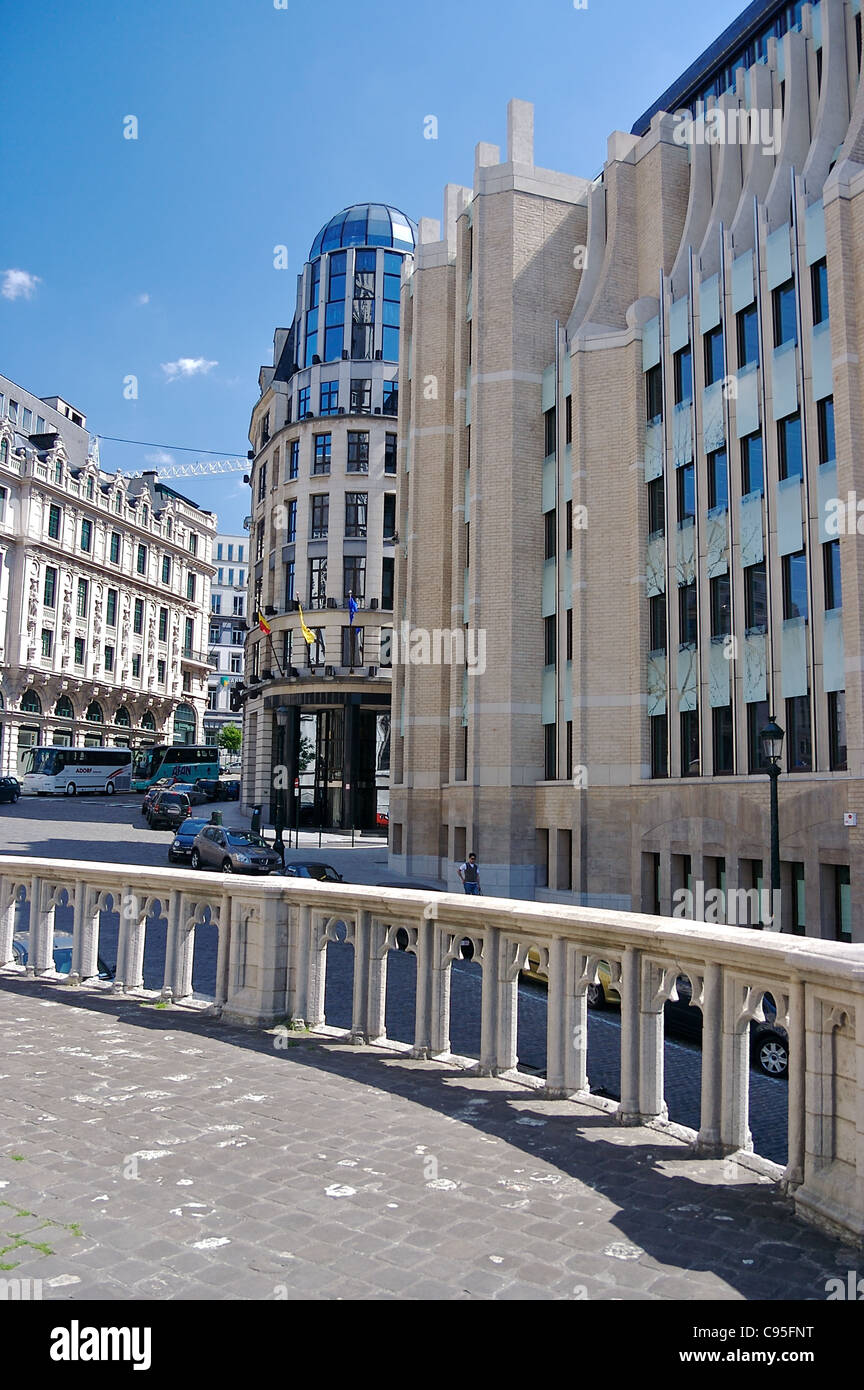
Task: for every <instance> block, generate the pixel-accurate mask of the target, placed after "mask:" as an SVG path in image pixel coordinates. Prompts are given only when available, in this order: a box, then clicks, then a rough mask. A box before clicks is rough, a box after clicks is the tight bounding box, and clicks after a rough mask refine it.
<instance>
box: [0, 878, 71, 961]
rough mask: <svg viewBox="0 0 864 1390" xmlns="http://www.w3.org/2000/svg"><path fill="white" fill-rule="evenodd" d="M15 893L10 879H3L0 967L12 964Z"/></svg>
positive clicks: (0, 912) (15, 907) (0, 919)
mask: <svg viewBox="0 0 864 1390" xmlns="http://www.w3.org/2000/svg"><path fill="white" fill-rule="evenodd" d="M16 892H17V886H16V884H15V883H14V882H13V881H12V880H11V879H8V878H4V879H3V882H2V886H0V965H10V964H11V963H12V941H13V938H14V936H15V917H16V914H17V911H18V908H17V903H16ZM73 969H74V964H73Z"/></svg>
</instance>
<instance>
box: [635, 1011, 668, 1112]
mask: <svg viewBox="0 0 864 1390" xmlns="http://www.w3.org/2000/svg"><path fill="white" fill-rule="evenodd" d="M663 1036H664V1035H663V1005H662V1004H661V1005H660V1007H659V1008H657V1007H656V1005H653V1004H652V1005H651V1006H650V1007H648V1008H643V1009H640V1033H639V1109H640V1112H641V1114H642V1118H643V1120H647V1119H651V1120H653V1119H657V1118H660V1119H664V1120H665V1119H666V1118H667V1116H668V1113H669V1112H668V1110H667V1108H666V1102H665V1100H664V1099H663Z"/></svg>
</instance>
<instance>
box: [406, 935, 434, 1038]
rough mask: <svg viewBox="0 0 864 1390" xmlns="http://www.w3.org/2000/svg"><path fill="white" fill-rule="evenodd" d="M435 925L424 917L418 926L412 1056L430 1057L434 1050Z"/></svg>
mask: <svg viewBox="0 0 864 1390" xmlns="http://www.w3.org/2000/svg"><path fill="white" fill-rule="evenodd" d="M435 930H436V929H435V927H434V926H433V925H432V923H431V922H430V921H429V920H428V918H426V917H424V918H423V921H422V922H421V923H420V925H419V927H418V928H417V950H416V953H415V955H416V961H417V989H416V994H415V1000H414V1047H413V1048H412V1051H411V1055H412V1057H428V1056H429V1054H430V1052H431V1050H432V995H433V984H432V979H433V974H434V951H435Z"/></svg>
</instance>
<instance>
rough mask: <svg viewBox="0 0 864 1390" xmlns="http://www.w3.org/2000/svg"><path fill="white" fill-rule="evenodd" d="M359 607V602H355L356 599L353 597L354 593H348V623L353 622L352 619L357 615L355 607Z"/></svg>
mask: <svg viewBox="0 0 864 1390" xmlns="http://www.w3.org/2000/svg"><path fill="white" fill-rule="evenodd" d="M359 607H360V605H359V603H358V602H357V600H356V598H355V597H354V595H353V594H349V595H348V613H349V615H350V616H349V619H348V621H349V622H350V623H353V622H354V619H355V617H356V616H357V609H358V608H359Z"/></svg>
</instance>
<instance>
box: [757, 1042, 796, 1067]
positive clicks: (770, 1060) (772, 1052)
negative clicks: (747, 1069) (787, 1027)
mask: <svg viewBox="0 0 864 1390" xmlns="http://www.w3.org/2000/svg"><path fill="white" fill-rule="evenodd" d="M756 1061H757V1062H758V1063H759V1070H760V1071H762V1072H764V1073H765V1075H766V1076H786V1075H787V1073H788V1071H789V1047H788V1045H787V1043H786V1041H785V1039H783V1038H781V1037H780V1036H779V1034H777V1033H764V1034H762V1036H761V1037H760V1038H759V1039H758V1041H757V1044H756Z"/></svg>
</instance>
